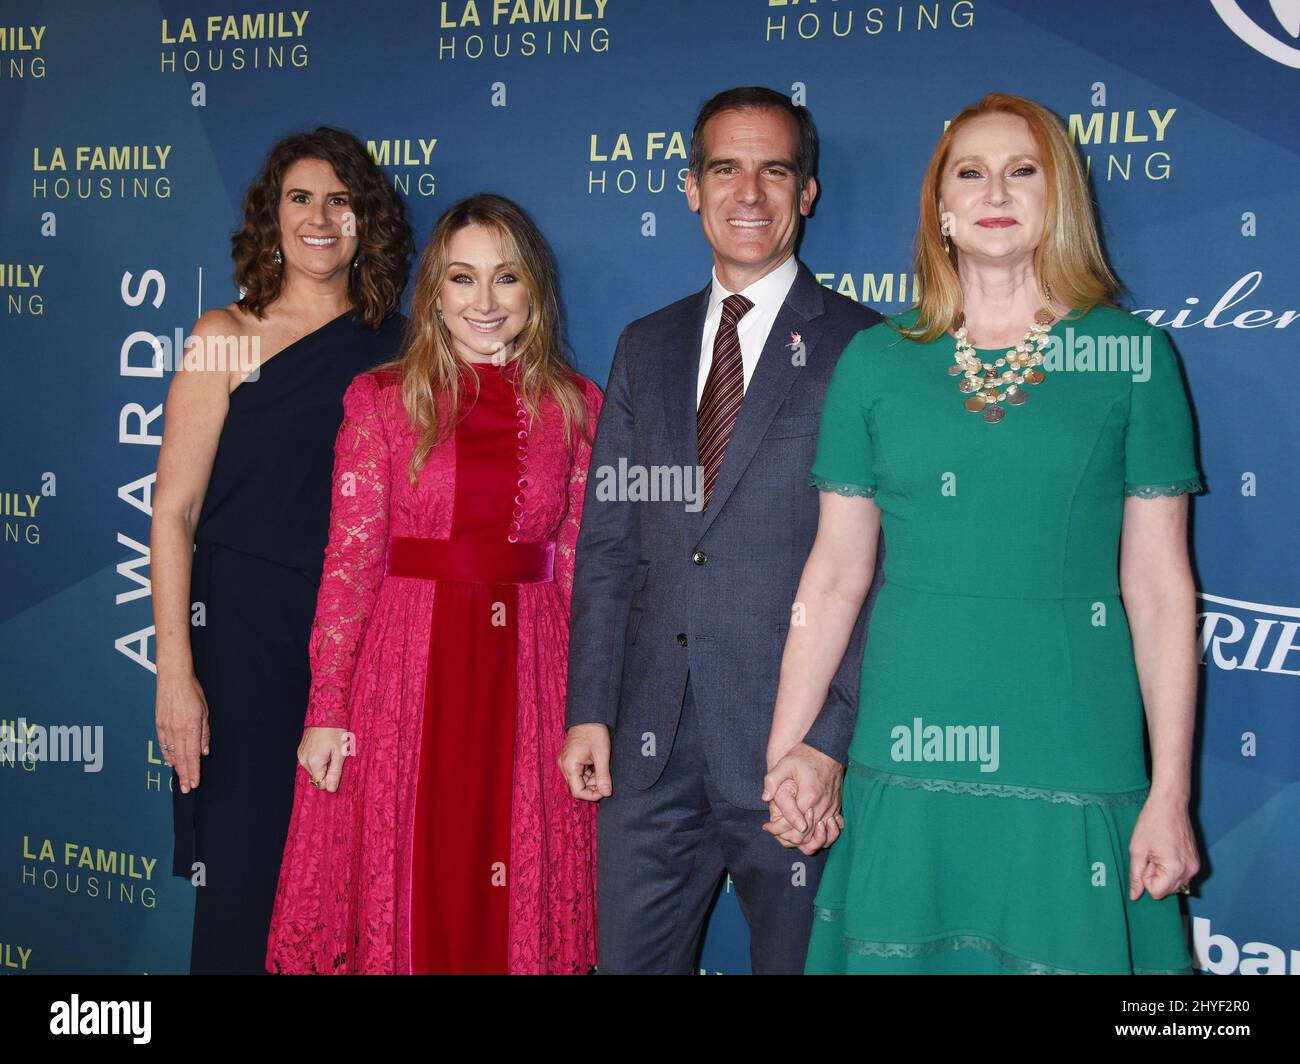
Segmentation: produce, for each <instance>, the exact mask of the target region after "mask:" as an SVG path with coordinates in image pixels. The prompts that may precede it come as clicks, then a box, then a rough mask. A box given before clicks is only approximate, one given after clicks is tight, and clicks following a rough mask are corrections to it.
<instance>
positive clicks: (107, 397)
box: [0, 0, 1300, 973]
mask: <svg viewBox="0 0 1300 1064" xmlns="http://www.w3.org/2000/svg"><path fill="white" fill-rule="evenodd" d="M245 14H247V16H248V17H247V18H245V17H244V16H245ZM755 83H758V84H764V85H768V86H771V87H773V88H776V89H778V90H780V91H782V92H786V93H790V94H797V95H798V97H799V99H800V100H801V101H802V102H805V103H806V104H807V106H808V107H809V108H810V110H811V111H812V113H813V115H814V117H815V118H816V120H817V122H818V125H819V127H820V129H821V134H822V140H823V153H822V165H821V174H820V177H821V182H822V189H823V194H822V197H821V199H820V201H819V202H818V204H817V207H816V212H815V214H814V216H813V217H812V219H811V220H810V221H809V223H808V225H807V228H806V236H805V239H804V242H803V245H802V249H801V255H802V257H803V259H804V260H805V261H806V262H807V263H808V264H809V265H810V267H811V268H812V269H813V271H814V272H816V273H817V274H818V275H819V276H820V278H821V280H822V281H823V283H825V284H827V285H829V286H831V287H832V288H835V289H836V290H838V291H841V292H844V293H846V294H849V295H851V296H853V297H855V298H857V299H860V300H862V301H864V302H870V303H872V304H873V305H875V306H876V307H878V308H879V309H881V310H883V311H886V312H897V311H900V310H902V309H904V308H905V307H906V306H907V305H908V304H909V303H910V302H911V301H912V299H913V288H912V274H911V268H910V247H911V242H912V237H913V230H914V224H915V218H916V212H917V190H918V187H919V182H920V177H921V172H922V169H923V167H924V164H925V161H926V159H927V157H928V155H929V153H930V151H931V149H932V147H933V145H934V143H935V141H936V139H937V138H938V136H939V134H940V132H941V131H942V129H943V124H944V122H945V120H946V119H948V118H951V117H952V116H953V115H954V114H956V113H957V111H958V110H960V109H961V108H962V107H963V106H964V105H966V104H967V103H970V102H972V101H974V100H975V99H977V98H978V97H979V96H981V95H982V94H984V93H985V92H988V91H991V90H995V89H996V90H1001V91H1005V92H1012V93H1017V94H1021V95H1026V96H1030V97H1033V98H1035V99H1037V100H1040V101H1041V102H1043V103H1045V104H1046V105H1048V106H1049V107H1051V108H1052V109H1053V110H1055V111H1056V112H1057V113H1058V114H1060V115H1062V116H1063V117H1064V118H1065V119H1066V120H1067V121H1068V123H1069V126H1070V129H1071V131H1072V132H1073V134H1074V136H1075V139H1076V141H1077V143H1078V145H1079V148H1080V151H1081V152H1082V154H1083V156H1084V157H1085V158H1086V160H1087V162H1088V164H1089V167H1090V172H1091V176H1092V180H1093V183H1094V186H1095V190H1096V196H1097V199H1098V202H1099V206H1100V212H1101V217H1102V221H1103V224H1104V229H1105V237H1106V242H1107V246H1108V250H1109V252H1110V255H1111V257H1112V261H1113V263H1114V265H1115V267H1116V269H1117V271H1118V273H1119V274H1120V276H1121V278H1122V279H1123V281H1124V282H1125V283H1126V284H1127V286H1128V289H1129V297H1128V299H1129V305H1130V306H1131V307H1133V308H1134V309H1135V311H1136V312H1137V313H1139V314H1141V315H1142V316H1143V317H1146V318H1149V319H1150V320H1151V321H1152V322H1154V323H1156V324H1158V325H1161V326H1163V327H1165V328H1167V329H1168V330H1169V335H1170V337H1171V338H1172V339H1173V341H1174V343H1175V345H1176V346H1177V348H1178V350H1179V351H1180V353H1181V355H1182V358H1183V361H1184V365H1185V368H1186V373H1187V378H1188V382H1189V386H1190V390H1191V394H1192V398H1193V401H1194V404H1195V408H1196V414H1197V425H1198V435H1199V447H1200V455H1201V463H1202V468H1203V469H1204V471H1205V473H1206V476H1207V480H1208V484H1209V488H1210V491H1209V494H1208V495H1206V496H1203V497H1201V498H1199V499H1197V500H1196V502H1195V504H1194V516H1195V559H1196V567H1197V575H1198V580H1199V586H1200V588H1201V590H1202V592H1203V594H1202V602H1201V609H1202V611H1203V614H1202V621H1201V626H1202V627H1201V630H1202V639H1203V643H1204V645H1205V655H1204V666H1203V668H1202V681H1203V691H1204V708H1203V713H1202V717H1201V729H1200V735H1199V743H1198V750H1197V760H1196V779H1197V785H1198V793H1197V796H1196V813H1197V817H1198V822H1199V826H1200V829H1201V831H1202V833H1203V834H1202V846H1203V854H1204V856H1205V857H1206V866H1207V871H1206V872H1205V874H1204V875H1203V877H1202V879H1201V880H1200V882H1199V885H1198V893H1197V896H1196V897H1194V898H1192V899H1191V901H1190V904H1189V910H1190V913H1189V917H1190V919H1191V922H1192V924H1193V927H1192V929H1191V930H1192V931H1193V932H1194V938H1195V942H1196V946H1197V950H1196V952H1197V955H1198V961H1197V963H1198V967H1201V968H1202V969H1208V970H1212V971H1215V972H1223V973H1228V972H1237V971H1241V972H1247V973H1252V972H1253V973H1262V972H1294V971H1296V970H1297V967H1298V961H1300V953H1297V950H1298V949H1300V909H1298V907H1297V906H1296V904H1295V883H1296V876H1297V872H1298V871H1300V860H1298V859H1297V858H1298V856H1300V840H1298V839H1297V835H1296V824H1297V815H1296V814H1297V796H1298V795H1300V783H1298V782H1297V780H1298V778H1300V774H1298V766H1297V749H1300V743H1298V740H1300V717H1298V716H1297V713H1296V710H1297V695H1298V694H1300V580H1298V579H1297V578H1298V577H1300V556H1298V555H1297V551H1296V548H1295V543H1296V515H1297V489H1298V488H1300V484H1298V483H1297V479H1298V478H1297V471H1296V455H1297V443H1298V442H1300V433H1298V431H1297V428H1296V419H1295V411H1296V409H1297V407H1298V406H1300V394H1298V391H1300V389H1298V388H1297V379H1296V372H1295V368H1294V367H1295V361H1294V360H1295V351H1296V337H1297V336H1300V324H1298V323H1297V321H1298V319H1300V290H1298V286H1297V256H1296V250H1295V249H1296V247H1297V245H1298V244H1300V212H1297V187H1296V176H1295V175H1296V172H1297V171H1296V164H1297V151H1298V149H1300V91H1298V90H1300V3H1297V2H1296V0H1237V2H1234V0H1213V2H1211V0H1165V2H1146V3H1139V4H1135V3H1132V2H1130V0H1092V2H1088V3H1084V2H1078V3H1071V4H1058V3H1050V4H1049V3H1042V2H1039V0H938V2H934V0H924V2H918V0H887V2H880V3H871V2H869V0H821V2H820V3H818V2H815V0H812V2H810V0H804V2H796V0H789V2H786V0H710V2H707V3H705V2H701V0H658V2H654V0H478V2H477V3H474V2H473V0H447V2H434V0H399V2H390V3H378V4H372V5H366V6H362V5H353V4H350V3H343V2H340V0H322V2H318V3H315V4H312V5H310V7H290V6H277V5H276V4H273V3H272V4H267V3H259V4H246V3H243V2H240V0H223V2H222V3H220V4H207V5H205V4H200V3H196V2H194V0H186V2H156V0H153V2H151V0H119V2H116V3H113V4H111V5H110V4H101V3H87V2H83V3H71V2H63V3H38V2H26V3H15V2H10V0H5V2H3V3H0V100H2V101H3V106H0V160H2V161H3V168H2V169H0V180H2V181H3V188H2V189H0V211H3V229H2V231H3V236H4V240H3V250H2V251H0V305H2V306H3V313H2V314H0V330H2V332H0V337H2V343H0V367H2V369H3V374H4V378H3V379H4V397H5V401H4V404H3V415H2V421H0V424H2V425H3V429H2V433H3V435H2V437H0V573H2V578H3V585H2V586H3V597H2V598H0V698H2V699H3V702H2V703H0V719H2V720H3V721H4V722H5V723H4V729H5V731H6V734H10V735H12V733H13V730H14V729H16V728H18V727H20V726H21V727H26V728H28V729H32V728H41V729H50V728H54V727H56V726H71V727H76V728H78V729H83V728H84V729H85V731H84V732H82V731H78V732H77V733H76V734H77V735H78V736H79V737H82V738H84V739H85V740H87V745H86V747H85V749H83V750H82V751H81V755H80V756H81V758H82V761H81V762H80V763H77V762H55V761H42V760H33V759H30V758H29V759H27V760H25V761H24V760H23V759H16V760H14V759H10V760H9V761H7V762H6V763H4V764H0V809H2V810H3V817H0V971H4V972H54V971H63V972H92V971H93V972H118V971H122V972H144V971H148V972H177V971H184V970H185V969H186V967H187V964H188V952H189V925H190V919H191V913H192V906H193V896H192V890H193V888H191V887H190V886H189V885H188V884H187V883H186V882H184V881H182V880H179V879H174V878H172V877H171V876H170V875H168V874H166V872H167V869H168V866H169V863H170V848H171V839H170V826H169V825H170V815H171V812H170V809H171V807H170V801H169V798H168V794H167V788H168V786H169V780H170V771H168V770H165V769H164V766H163V765H162V764H161V762H160V759H159V757H158V753H157V750H156V749H155V744H154V738H153V735H154V730H153V679H154V677H153V673H152V671H151V670H152V666H151V659H152V656H153V651H154V644H153V639H152V635H153V631H152V627H151V611H150V599H149V566H148V542H149V498H150V495H149V492H150V488H151V484H152V474H153V471H154V469H155V467H156V464H157V458H158V442H159V440H160V438H161V431H162V424H163V417H162V413H163V400H164V397H165V393H166V388H167V383H168V381H167V379H166V378H165V377H161V376H154V375H152V374H151V373H150V372H148V370H147V367H148V366H149V364H150V356H149V349H148V347H147V345H145V344H143V343H140V342H139V341H140V337H139V336H137V335H136V334H152V335H160V336H165V337H168V338H169V340H170V342H172V343H174V342H175V337H176V334H177V330H187V329H188V328H190V327H191V326H192V324H193V322H194V319H195V318H196V316H197V315H198V313H199V311H200V309H201V308H203V307H210V306H214V305H220V304H225V303H227V302H229V301H230V300H231V299H232V298H234V295H235V293H234V291H233V286H232V282H231V278H230V273H231V268H230V261H229V258H228V249H229V244H228V235H229V232H230V230H231V229H232V227H233V226H234V225H235V223H236V221H237V211H238V206H239V202H240V198H241V195H242V193H243V190H244V187H245V186H246V184H247V183H248V182H249V180H250V179H251V178H252V177H253V176H254V174H255V173H256V170H257V167H258V165H259V163H260V162H261V160H262V158H263V156H264V154H265V152H266V150H267V148H268V147H269V146H270V144H271V142H272V141H273V140H274V139H276V138H277V137H279V136H281V135H282V134H284V133H287V132H291V131H294V130H298V129H302V128H307V127H313V126H316V125H318V124H322V123H327V124H331V125H338V126H343V127H345V128H348V129H350V130H352V131H353V132H355V133H356V134H357V135H358V136H359V137H361V138H362V140H364V141H368V142H370V144H371V147H372V151H373V152H374V154H375V155H376V158H377V159H378V161H379V162H380V163H381V164H382V165H383V166H384V168H385V170H386V171H387V172H388V173H389V174H390V175H391V177H392V179H393V181H394V182H396V183H397V187H398V188H399V189H400V190H401V191H402V192H403V194H404V195H405V196H406V199H407V202H408V203H409V205H410V211H411V216H412V221H413V226H414V228H415V230H416V234H417V238H418V239H419V240H421V241H423V239H424V238H425V237H427V235H428V233H429V230H430V229H431V227H432V223H433V221H434V219H435V217H436V216H437V214H438V213H439V212H440V211H441V210H442V209H443V208H445V207H446V206H448V205H449V204H450V203H451V202H453V201H454V200H455V199H457V198H459V197H461V196H463V195H467V194H469V193H473V192H477V191H482V190H494V191H498V192H501V193H503V194H505V195H508V196H511V197H513V198H515V199H517V200H518V201H519V202H521V203H522V204H523V205H525V206H526V207H527V208H528V209H529V210H530V211H531V212H532V213H533V215H534V216H535V217H536V218H537V220H538V221H539V223H540V224H541V226H542V228H543V230H544V231H545V232H546V234H547V235H548V237H549V238H550V240H551V241H552V243H553V245H554V247H555V250H556V253H557V255H558V258H559V262H560V266H561V275H562V282H563V291H564V297H565V304H566V309H567V315H568V336H569V339H570V342H571V343H572V346H573V349H574V352H575V357H576V360H577V363H578V365H579V367H580V368H581V369H582V370H583V371H584V372H585V373H586V374H587V375H588V376H590V377H592V378H593V379H594V380H595V381H597V383H599V384H601V385H603V384H604V382H605V379H606V375H607V372H608V368H609V362H610V358H611V355H612V352H613V346H614V341H615V338H616V337H617V335H618V332H619V330H620V329H621V327H622V326H623V325H624V324H625V323H626V322H627V321H629V320H631V319H633V318H636V317H639V316H640V315H642V314H645V313H647V312H648V311H650V310H652V309H654V308H656V307H659V306H661V305H663V304H665V303H668V302H670V301H673V300H675V299H677V298H679V297H681V296H682V295H684V294H687V293H689V292H692V291H695V290H697V289H699V288H700V287H702V286H703V285H704V284H705V283H706V281H707V280H708V276H709V257H708V249H707V247H706V245H705V243H704V241H703V239H702V237H701V235H700V230H699V222H698V219H697V217H696V216H695V215H692V214H691V213H690V212H689V211H688V210H687V208H686V206H685V203H684V198H683V196H682V194H681V187H682V176H683V174H684V171H685V166H686V161H687V160H686V152H687V147H688V144H689V133H690V127H691V124H692V121H693V118H694V114H695V111H696V109H697V107H698V106H699V104H700V103H701V102H702V101H703V100H704V99H705V98H707V97H708V96H710V95H712V94H713V93H714V92H715V91H717V90H719V89H721V88H724V87H726V86H729V85H736V84H755ZM132 338H134V339H132ZM128 343H130V344H131V346H127V345H128ZM124 351H125V354H124ZM134 367H146V370H145V371H143V372H142V371H141V370H140V369H138V368H134ZM20 721H21V722H25V723H24V724H22V725H20V724H19V722H20ZM97 728H99V729H102V732H100V733H97V732H96V729H97ZM29 734H31V735H35V734H36V733H35V732H31V733H29ZM97 734H99V735H100V736H101V740H100V741H99V742H98V743H97V742H96V735H97ZM87 768H94V769H96V771H85V770H86V769H87ZM746 946H747V943H746V938H745V929H744V923H743V920H742V919H741V918H740V915H739V910H738V907H737V906H736V903H735V898H734V895H731V894H729V893H727V892H725V891H724V893H723V895H722V897H721V899H720V901H719V904H718V906H717V909H716V911H715V913H714V917H713V920H712V923H711V926H710V933H709V936H708V940H707V943H706V947H705V954H704V958H703V967H704V968H705V969H706V970H708V971H717V972H743V971H746V970H747V968H748V961H747V948H746Z"/></svg>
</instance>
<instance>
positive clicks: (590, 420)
mask: <svg viewBox="0 0 1300 1064" xmlns="http://www.w3.org/2000/svg"><path fill="white" fill-rule="evenodd" d="M582 390H583V392H584V393H585V395H586V397H587V431H588V432H589V433H592V434H594V433H595V431H596V424H597V422H598V421H599V420H600V407H601V403H602V402H604V397H603V396H602V395H601V394H600V389H599V388H597V387H596V386H595V385H594V384H592V383H591V381H589V380H586V379H585V378H584V379H583V381H582ZM590 462H591V445H590V444H589V443H587V441H586V440H585V439H582V438H579V439H578V445H577V449H576V451H575V453H574V456H573V466H572V468H571V471H570V473H569V506H568V510H567V511H566V513H565V516H564V523H563V524H561V525H560V531H559V532H558V534H557V535H556V537H555V539H556V542H555V582H556V584H557V585H558V586H559V588H560V593H561V594H562V595H563V596H564V606H565V612H566V613H567V612H568V607H569V603H570V601H571V599H572V596H573V567H574V562H575V559H576V555H577V549H578V531H579V529H580V528H581V527H582V500H583V497H584V496H585V495H586V492H587V466H588V465H589V464H590Z"/></svg>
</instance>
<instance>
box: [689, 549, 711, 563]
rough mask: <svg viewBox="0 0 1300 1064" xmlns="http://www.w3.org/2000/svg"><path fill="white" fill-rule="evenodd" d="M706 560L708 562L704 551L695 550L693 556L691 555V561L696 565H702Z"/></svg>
mask: <svg viewBox="0 0 1300 1064" xmlns="http://www.w3.org/2000/svg"><path fill="white" fill-rule="evenodd" d="M708 560H709V556H708V555H707V554H705V553H704V551H702V550H697V551H696V552H695V553H694V554H692V555H691V561H693V562H694V563H695V564H696V565H703V564H704V563H705V562H707V561H708Z"/></svg>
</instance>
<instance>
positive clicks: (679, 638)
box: [677, 632, 686, 646]
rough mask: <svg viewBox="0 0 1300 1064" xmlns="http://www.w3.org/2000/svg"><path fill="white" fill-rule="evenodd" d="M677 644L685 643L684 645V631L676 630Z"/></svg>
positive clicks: (682, 644)
mask: <svg viewBox="0 0 1300 1064" xmlns="http://www.w3.org/2000/svg"><path fill="white" fill-rule="evenodd" d="M677 644H678V646H685V645H686V633H685V632H678V633H677Z"/></svg>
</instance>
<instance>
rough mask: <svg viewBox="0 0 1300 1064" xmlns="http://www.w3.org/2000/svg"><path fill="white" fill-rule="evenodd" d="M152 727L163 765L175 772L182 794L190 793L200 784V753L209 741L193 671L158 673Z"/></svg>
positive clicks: (204, 703) (200, 692)
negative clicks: (155, 729)
mask: <svg viewBox="0 0 1300 1064" xmlns="http://www.w3.org/2000/svg"><path fill="white" fill-rule="evenodd" d="M154 727H155V728H157V730H158V747H159V749H160V750H161V752H162V756H163V764H164V765H171V766H173V767H174V768H175V769H176V775H177V777H178V778H179V780H180V784H181V794H189V793H190V790H191V789H192V788H194V787H197V786H198V785H199V775H200V772H199V753H200V751H201V752H203V753H204V754H206V753H207V752H208V748H209V745H210V743H211V740H212V736H211V734H210V733H209V731H208V701H207V699H206V698H204V697H203V688H202V687H201V686H199V681H198V678H197V677H196V676H195V675H194V673H193V672H185V673H179V674H175V675H172V674H165V673H159V674H158V684H157V689H156V693H155V695H154Z"/></svg>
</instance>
